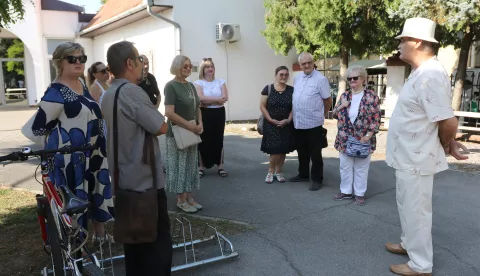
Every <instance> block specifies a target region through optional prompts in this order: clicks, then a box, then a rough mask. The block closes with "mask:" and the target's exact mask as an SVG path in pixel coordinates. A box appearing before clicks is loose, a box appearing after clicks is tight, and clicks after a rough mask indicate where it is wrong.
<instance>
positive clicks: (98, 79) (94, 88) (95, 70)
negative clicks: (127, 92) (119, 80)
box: [88, 61, 110, 105]
mask: <svg viewBox="0 0 480 276" xmlns="http://www.w3.org/2000/svg"><path fill="white" fill-rule="evenodd" d="M109 78H110V75H109V74H108V72H107V67H106V66H105V64H103V63H102V62H100V61H97V62H95V63H93V64H92V65H91V66H90V68H88V87H89V88H90V89H89V90H90V95H92V98H93V99H94V100H95V101H96V102H97V103H98V104H99V105H101V104H102V98H103V94H105V91H107V89H108V85H107V81H108V79H109Z"/></svg>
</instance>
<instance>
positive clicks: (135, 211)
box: [112, 84, 158, 244]
mask: <svg viewBox="0 0 480 276" xmlns="http://www.w3.org/2000/svg"><path fill="white" fill-rule="evenodd" d="M122 86H123V84H122V85H121V86H120V87H118V89H117V91H116V92H115V100H114V103H113V109H114V110H113V133H112V135H113V151H114V179H113V180H114V187H115V194H116V198H115V222H114V228H113V236H114V238H115V241H117V242H119V243H122V244H136V243H148V242H154V241H155V240H157V233H158V229H157V227H158V226H157V223H158V201H157V195H158V190H157V170H156V166H155V165H156V163H155V151H154V144H153V143H154V141H153V139H154V137H153V136H152V135H151V134H150V133H146V135H145V143H144V146H143V161H144V163H145V164H150V166H151V168H152V175H153V188H151V189H148V190H146V191H145V192H137V191H131V190H122V189H120V187H119V181H120V180H119V175H120V173H119V172H120V171H119V168H118V121H117V102H118V95H119V92H120V88H121V87H122ZM148 156H149V158H148Z"/></svg>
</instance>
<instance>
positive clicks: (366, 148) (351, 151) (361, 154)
mask: <svg viewBox="0 0 480 276" xmlns="http://www.w3.org/2000/svg"><path fill="white" fill-rule="evenodd" d="M345 154H346V155H348V156H350V157H356V158H367V157H368V156H369V155H370V141H369V142H368V143H362V142H361V141H360V140H357V139H356V138H355V137H353V136H351V135H350V136H348V140H347V148H346V150H345Z"/></svg>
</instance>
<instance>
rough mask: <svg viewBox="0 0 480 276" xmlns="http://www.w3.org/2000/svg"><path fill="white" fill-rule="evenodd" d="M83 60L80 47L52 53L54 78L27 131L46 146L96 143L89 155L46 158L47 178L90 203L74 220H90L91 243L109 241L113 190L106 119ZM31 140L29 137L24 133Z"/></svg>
mask: <svg viewBox="0 0 480 276" xmlns="http://www.w3.org/2000/svg"><path fill="white" fill-rule="evenodd" d="M86 61H87V56H86V55H85V51H84V49H83V47H82V46H81V45H80V44H78V43H73V42H66V43H63V44H60V45H59V46H58V47H57V48H56V49H55V52H54V53H53V64H54V66H55V69H56V70H57V77H56V78H55V80H54V81H53V83H52V84H51V85H50V87H49V88H48V89H47V91H46V92H45V95H44V96H43V97H42V100H41V101H40V103H38V106H39V109H38V111H37V113H36V114H35V115H34V116H35V119H34V122H33V125H32V128H31V132H32V134H33V135H34V136H38V137H46V139H45V145H44V148H45V149H47V150H50V149H58V148H61V147H64V146H72V147H80V146H84V145H88V144H91V145H95V146H96V147H97V148H96V149H95V150H93V151H92V152H87V153H82V152H75V153H72V154H66V155H61V154H53V155H51V156H49V158H48V171H49V176H50V179H51V180H52V182H53V183H54V184H55V186H57V187H58V186H62V185H65V186H67V187H68V188H70V190H72V191H73V192H74V193H75V195H76V196H77V197H79V198H81V199H83V200H87V201H90V202H91V203H92V208H91V209H90V211H91V212H89V213H88V214H87V213H84V214H83V215H81V216H80V217H79V219H78V222H79V223H80V225H82V226H83V227H84V228H85V229H88V228H87V220H88V217H89V216H90V217H91V218H92V219H93V229H94V235H93V238H94V241H96V242H99V243H103V242H104V241H105V239H106V238H107V239H108V240H110V242H113V237H112V236H111V235H109V234H107V233H106V231H105V227H104V223H105V222H108V221H111V220H113V217H114V207H113V198H112V196H113V191H112V186H111V183H110V177H109V173H108V167H107V159H106V157H107V154H106V140H105V133H104V120H103V118H102V112H101V111H100V106H99V105H98V104H97V102H95V101H94V100H93V98H92V97H91V95H90V94H89V93H88V89H87V88H86V86H85V85H84V83H83V82H82V81H81V80H80V77H81V75H82V74H83V72H84V70H85V62H86ZM28 136H30V137H31V136H32V135H28Z"/></svg>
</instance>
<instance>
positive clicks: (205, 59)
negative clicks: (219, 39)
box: [202, 58, 212, 61]
mask: <svg viewBox="0 0 480 276" xmlns="http://www.w3.org/2000/svg"><path fill="white" fill-rule="evenodd" d="M202 60H203V61H207V60H208V61H212V58H203V59H202Z"/></svg>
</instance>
